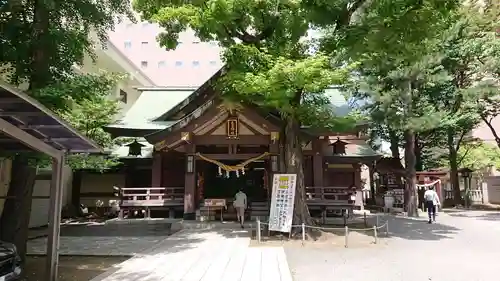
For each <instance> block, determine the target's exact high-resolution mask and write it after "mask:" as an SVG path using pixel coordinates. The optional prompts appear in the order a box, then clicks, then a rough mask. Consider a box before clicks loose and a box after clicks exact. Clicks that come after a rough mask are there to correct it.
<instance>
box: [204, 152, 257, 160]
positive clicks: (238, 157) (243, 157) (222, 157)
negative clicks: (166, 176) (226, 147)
mask: <svg viewBox="0 0 500 281" xmlns="http://www.w3.org/2000/svg"><path fill="white" fill-rule="evenodd" d="M261 155H262V153H245V154H243V153H242V154H203V156H205V157H208V158H210V159H214V160H248V159H250V158H255V157H259V156H261ZM266 158H267V157H264V158H263V159H266ZM196 159H197V160H199V159H201V158H200V157H196Z"/></svg>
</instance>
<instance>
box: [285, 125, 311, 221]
mask: <svg viewBox="0 0 500 281" xmlns="http://www.w3.org/2000/svg"><path fill="white" fill-rule="evenodd" d="M285 135H286V143H285V155H286V162H285V165H286V168H285V170H286V172H287V173H289V174H297V182H296V190H295V205H294V212H293V213H294V216H293V224H301V223H304V224H306V225H314V222H313V220H312V218H311V214H310V213H309V208H308V207H307V201H306V186H305V182H304V168H303V165H304V155H303V153H302V144H301V141H300V125H299V122H298V121H297V120H296V119H295V118H294V117H293V116H289V117H287V118H286V127H285Z"/></svg>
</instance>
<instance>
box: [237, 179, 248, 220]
mask: <svg viewBox="0 0 500 281" xmlns="http://www.w3.org/2000/svg"><path fill="white" fill-rule="evenodd" d="M247 204H248V200H247V195H246V194H245V192H243V189H242V188H240V190H239V191H238V192H237V193H236V195H235V196H234V201H233V206H234V208H235V209H236V217H237V218H238V221H239V222H240V225H241V228H245V227H244V223H245V210H246V208H247Z"/></svg>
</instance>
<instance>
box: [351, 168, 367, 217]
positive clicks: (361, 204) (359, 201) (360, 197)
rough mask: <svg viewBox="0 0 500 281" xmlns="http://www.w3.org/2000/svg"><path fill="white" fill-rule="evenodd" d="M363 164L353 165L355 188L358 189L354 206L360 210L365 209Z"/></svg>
mask: <svg viewBox="0 0 500 281" xmlns="http://www.w3.org/2000/svg"><path fill="white" fill-rule="evenodd" d="M361 165H362V164H361V163H358V164H353V165H352V167H353V168H354V186H355V187H356V201H355V202H354V206H356V207H359V209H360V210H363V209H364V202H363V187H362V186H361Z"/></svg>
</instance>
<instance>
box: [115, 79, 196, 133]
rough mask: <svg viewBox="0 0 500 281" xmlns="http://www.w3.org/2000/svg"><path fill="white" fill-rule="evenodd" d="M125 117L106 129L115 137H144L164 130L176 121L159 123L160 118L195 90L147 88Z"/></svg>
mask: <svg viewBox="0 0 500 281" xmlns="http://www.w3.org/2000/svg"><path fill="white" fill-rule="evenodd" d="M141 90H142V93H141V95H140V96H139V98H138V99H137V101H136V102H135V103H134V104H133V105H132V107H131V108H130V109H129V110H128V111H127V112H126V113H125V116H124V117H123V118H122V119H121V120H119V121H118V122H116V123H115V124H112V125H108V126H107V127H106V128H105V129H106V131H108V132H109V133H111V134H112V135H114V136H120V134H123V133H124V130H125V133H126V134H127V136H133V137H142V136H144V134H145V133H146V134H147V133H152V132H155V131H158V130H163V129H165V128H168V127H169V126H171V125H173V124H175V123H176V122H175V121H158V119H159V118H158V117H159V116H161V115H162V114H164V113H165V111H168V110H170V109H172V108H173V107H175V106H176V105H178V104H179V103H180V102H182V101H183V100H185V99H186V98H187V97H188V96H190V95H191V94H192V93H193V92H194V90H195V89H193V88H145V89H141Z"/></svg>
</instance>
